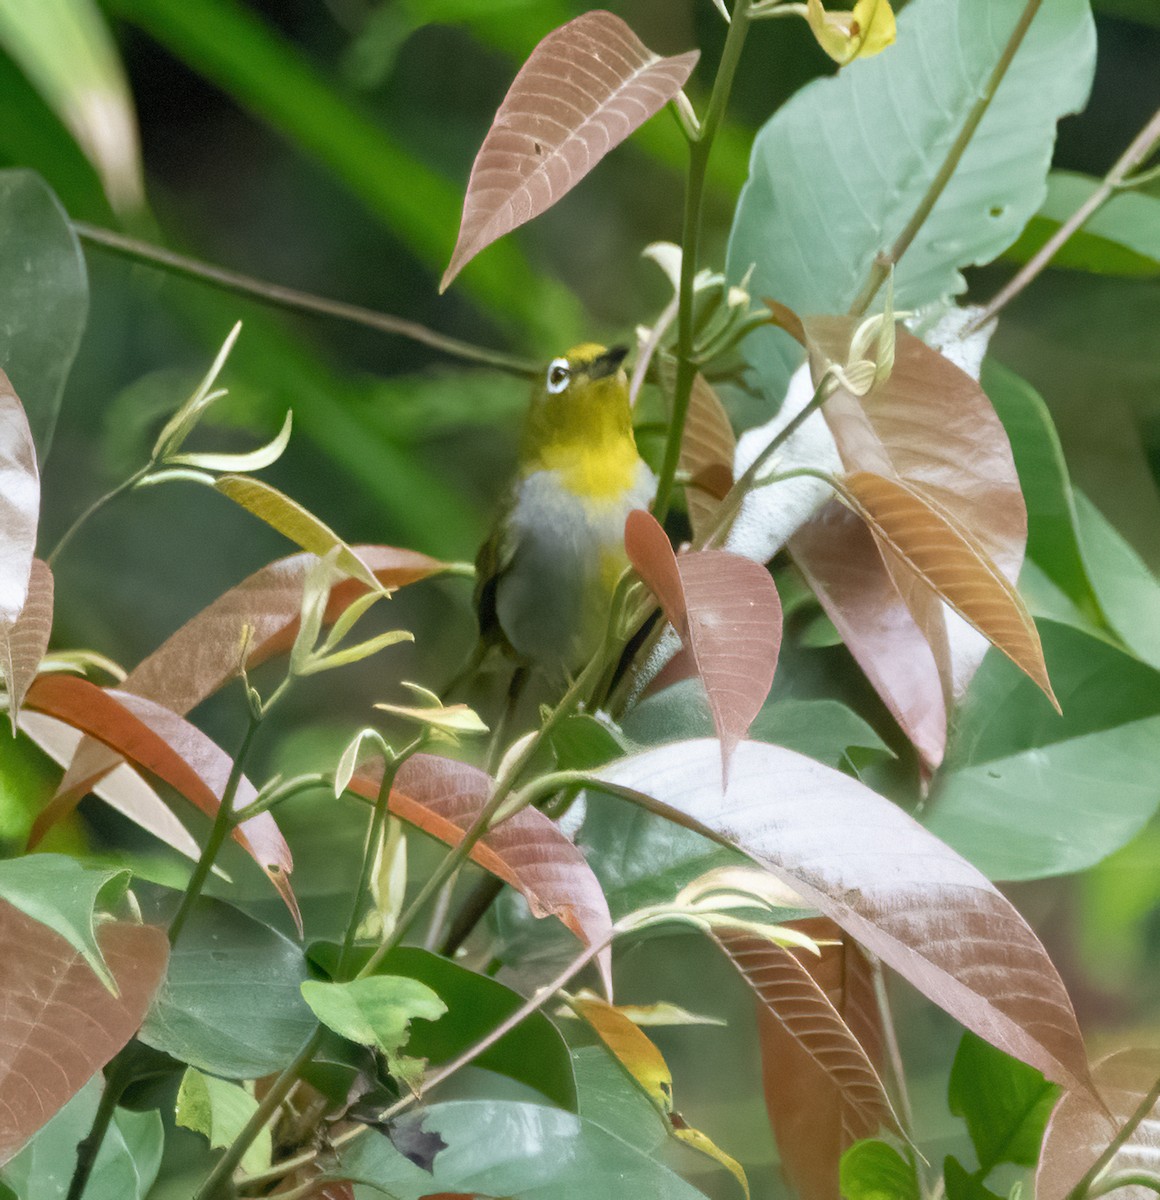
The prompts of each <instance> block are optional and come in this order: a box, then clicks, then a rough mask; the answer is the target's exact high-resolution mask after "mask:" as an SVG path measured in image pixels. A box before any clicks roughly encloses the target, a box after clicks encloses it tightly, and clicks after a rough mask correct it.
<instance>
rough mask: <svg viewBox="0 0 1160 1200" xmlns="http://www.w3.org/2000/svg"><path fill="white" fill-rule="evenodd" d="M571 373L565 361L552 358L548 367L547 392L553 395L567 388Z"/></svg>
mask: <svg viewBox="0 0 1160 1200" xmlns="http://www.w3.org/2000/svg"><path fill="white" fill-rule="evenodd" d="M570 374H571V372H570V371H569V370H568V363H567V361H566V360H565V359H562V358H554V359H552V362H551V365H550V366H549V367H548V391H549V392H551V393H552V394H553V395H555V394H556V393H558V392H562V391H563V390H564V389H565V388H566V387H567V386H568V379H569V377H570Z"/></svg>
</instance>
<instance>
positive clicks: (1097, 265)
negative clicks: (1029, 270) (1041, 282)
mask: <svg viewBox="0 0 1160 1200" xmlns="http://www.w3.org/2000/svg"><path fill="white" fill-rule="evenodd" d="M1101 184H1102V180H1099V179H1093V178H1092V177H1091V176H1089V175H1080V174H1078V173H1076V172H1074V171H1052V172H1051V174H1050V175H1048V177H1047V198H1046V199H1045V200H1044V202H1043V204H1042V205H1041V206H1040V209H1039V211H1038V212H1037V213H1036V214H1035V216H1034V217H1032V218H1031V220H1030V221H1029V222H1028V224H1027V227H1026V228H1025V229H1024V230H1023V232H1022V234H1020V236H1019V240H1018V241H1016V242H1015V244H1014V245H1012V246H1010V247H1008V249H1007V251H1006V253H1005V254H1004V255H1003V257H1004V258H1009V259H1012V260H1014V261H1015V262H1026V261H1027V260H1028V259H1029V258H1031V257H1032V255H1034V254H1035V253H1037V252H1038V250H1039V249H1040V247H1042V246H1043V244H1044V242H1046V241H1047V239H1048V238H1050V237H1051V236H1052V235H1053V234H1054V233H1055V232H1056V230H1057V229H1059V227H1060V226H1061V225H1062V224H1063V223H1064V222H1065V221H1067V220H1068V219H1069V218H1070V217H1071V215H1072V214H1073V213H1074V212H1076V211H1077V210H1078V209H1079V208H1080V206H1081V205H1083V204H1084V203H1086V201H1087V200H1088V198H1089V197H1090V196H1091V194H1092V193H1093V192H1094V191H1095V190H1096V188H1098V187H1100V186H1101ZM1051 265H1052V266H1053V267H1069V268H1071V269H1072V270H1077V271H1091V272H1093V273H1094V274H1097V275H1130V276H1145V277H1150V276H1153V275H1160V198H1157V197H1156V196H1149V195H1146V194H1145V193H1143V192H1135V191H1124V192H1119V193H1117V194H1114V195H1113V196H1112V197H1111V199H1110V200H1108V201H1107V202H1106V203H1105V204H1104V205H1103V206H1102V207H1101V208H1099V209H1097V210H1096V212H1095V213H1094V215H1092V216H1090V217H1088V219H1087V220H1086V221H1085V222H1084V224H1083V225H1082V226H1081V228H1080V229H1079V230H1077V231H1076V232H1075V233H1073V234H1072V235H1071V237H1070V238H1068V240H1067V241H1066V242H1065V243H1064V244H1063V246H1062V247H1061V249H1060V250H1058V251H1057V252H1056V254H1055V255H1054V256H1053V258H1052V260H1051Z"/></svg>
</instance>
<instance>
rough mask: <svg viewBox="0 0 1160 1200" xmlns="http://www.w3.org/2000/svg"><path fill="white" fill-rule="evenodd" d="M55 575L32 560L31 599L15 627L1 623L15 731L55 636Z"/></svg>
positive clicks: (0, 661) (2, 668)
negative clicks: (53, 628) (22, 709)
mask: <svg viewBox="0 0 1160 1200" xmlns="http://www.w3.org/2000/svg"><path fill="white" fill-rule="evenodd" d="M52 592H53V587H52V571H50V570H49V568H48V564H47V563H43V562H41V561H40V559H39V558H34V559H33V560H32V571H31V572H30V574H29V577H28V596H27V598H26V599H25V602H24V607H23V608H22V609H21V610H20V615H19V616H18V617H17V618H16V620H15V621H14V622H13V623H12V624H7V623H5V622H3V621H0V673H2V674H3V676H4V679H5V681H6V683H7V687H8V717H9V720H10V721H11V722H12V728H13V730H14V731H15V729H16V717H17V714H18V713H19V712H20V705H21V704H22V703H23V701H24V694H25V693H26V692H27V691H28V688H29V686H30V685H31V683H32V681H33V680H34V679H35V678H36V672H37V670H38V669H39V668H40V660H41V659H42V658H43V657H44V655H45V651H46V650H47V649H48V639H49V635H50V634H51V633H52Z"/></svg>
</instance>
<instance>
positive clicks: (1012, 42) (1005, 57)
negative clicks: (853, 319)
mask: <svg viewBox="0 0 1160 1200" xmlns="http://www.w3.org/2000/svg"><path fill="white" fill-rule="evenodd" d="M1042 2H1043V0H1027V3H1026V5H1025V6H1024V9H1023V12H1022V13H1021V14H1020V16H1019V20H1018V21H1016V22H1015V28H1014V29H1012V30H1011V36H1010V37H1009V38H1008V39H1007V44H1006V45H1005V46H1004V47H1003V53H1002V54H1000V55H999V61H998V62H997V63H996V64H995V69H994V70H993V71H992V72H991V77H990V78H989V79H988V80H987V84H986V86H985V87H984V88H983V91H982V94H981V95H980V96H979V98H978V100H976V101H975V103H974V104H973V105H972V107H971V111H970V112H969V113H968V114H967V119H966V120H965V121H964V122H963V127H962V128H961V129H960V130H959V132H958V135H957V136H956V138H955V140H954V141H953V142H952V143H951V148H950V149H949V150H948V151H947V156H946V158H945V159H944V160H943V164H942V166H941V167H939V169H938V174H937V175H935V177H934V179H932V180H931V183H930V187H928V188H927V189H926V194H925V195H924V196H923V198H922V200H921V201H920V202H919V205H918V208H916V209H915V210H914V213H913V214H912V215H911V218H910V220H909V221H908V222H907V223H906V227H905V228H904V229H903V231H902V232H901V233H900V234H899V235H898V238H897V240H896V241H895V243H894V245H893V246H891V247H890V249H889V250H888V251H887V252H886V253H885V254H879V255H878V256H877V257H876V258H875V260H874V265H873V267H871V269H870V276H869V278H868V279H867V280H866V285H865V287H863V288H862V291H861V292H860V293H859V294H858V298H857V299H856V300H855V301H854V303H853V304H852V305H850V314H851V316H861V315H862V314H863V313H864V312H865V311H866V310H867V309H868V308H869V307H870V304H871V302H872V301H873V299H874V297H875V296H876V295H877V294H878V289H879V288H880V287H881V286H882V284H883V283H885V281H886V277H887V276H888V275H889V274H890V270H891V268H892V267H893V266H894V264H895V263H897V262H898V261H899V259H901V258H902V256H903V255H904V254H905V253H906V251H907V250H908V249H909V248H910V243H911V242H913V241H914V239H915V237H916V235H917V234H918V231H919V230H920V229H921V228H922V226H923V225H924V224H925V222H926V219H927V217H929V216H930V214H931V211H932V209H933V208H934V206H935V205H936V204H937V203H938V199H939V197H940V196H941V195H942V194H943V191H944V189H945V188H946V186H947V184H948V183H950V181H951V176H952V175H954V173H955V171H956V170H957V169H958V165H959V162H960V160H961V159H962V157H963V155H964V154H965V153H966V150H967V147H968V146H969V145H970V144H971V138H973V137H974V136H975V130H976V129H978V127H979V122H980V121H981V120H982V119H983V117H984V116H986V113H987V109H988V108H990V107H991V101H992V100H993V99H994V98H995V93H996V92H997V91H998V90H999V85H1000V84H1001V83H1002V82H1003V78H1004V76H1005V75H1006V74H1007V69H1008V68H1009V67H1010V66H1011V62H1012V60H1013V59H1014V57H1015V55H1016V53H1017V52H1018V50H1019V47H1020V46H1021V45H1022V44H1023V38H1024V36H1025V35H1026V33H1027V30H1028V28H1029V27H1030V25H1031V22H1032V21H1033V20H1034V19H1035V14H1036V13H1037V12H1038V11H1039V6H1040V4H1042Z"/></svg>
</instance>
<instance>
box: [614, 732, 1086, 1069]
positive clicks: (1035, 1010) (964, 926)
mask: <svg viewBox="0 0 1160 1200" xmlns="http://www.w3.org/2000/svg"><path fill="white" fill-rule="evenodd" d="M715 748H716V747H715V743H714V742H712V741H705V740H702V741H691V742H678V743H674V744H672V745H669V746H664V747H661V748H659V749H657V750H651V751H646V752H645V753H642V754H637V755H633V756H632V757H630V758H626V759H622V760H620V761H618V762H616V763H613V764H611V765H610V766H608V767H605V768H604V769H602V770H601V771H599V772H597V773H595V775H594V778H596V779H599V780H601V781H603V782H605V783H607V784H609V785H611V786H613V787H614V788H616V789H624V790H625V791H626V792H628V793H629V794H631V796H632V798H633V799H635V800H636V802H637V803H640V804H642V805H644V807H646V808H648V809H650V810H651V811H654V812H659V813H661V814H662V815H664V816H667V817H668V818H669V819H670V820H674V821H677V822H679V823H680V824H683V825H685V826H687V827H689V828H692V829H694V830H696V831H697V832H699V833H702V834H704V835H706V836H709V837H712V838H714V839H715V840H717V841H719V842H722V843H724V844H726V845H731V846H734V847H736V848H737V849H739V850H741V851H742V852H743V853H745V854H747V855H748V856H749V857H750V858H752V859H754V861H756V862H758V863H760V864H761V865H762V866H764V867H766V868H767V869H768V870H770V871H772V872H773V873H774V874H775V875H777V876H778V877H779V878H781V879H783V880H784V881H785V882H786V883H788V884H789V885H790V886H791V887H792V888H793V889H794V890H795V891H797V892H799V893H800V894H801V896H802V897H803V899H804V900H805V901H806V902H807V903H809V904H811V905H813V906H815V907H816V908H818V909H819V910H820V911H821V912H822V913H824V914H825V915H826V916H828V917H830V918H831V919H832V920H833V921H835V922H836V923H837V924H838V925H840V926H841V927H842V928H843V929H844V930H846V932H847V933H849V934H851V935H852V936H853V937H854V938H856V939H857V940H858V941H859V942H860V943H861V944H862V945H864V946H865V947H866V948H867V949H868V950H870V951H872V952H873V953H875V954H877V955H878V956H879V957H880V958H881V959H882V960H883V961H884V962H886V963H887V964H888V965H889V966H891V967H893V968H894V969H895V970H896V971H897V972H898V973H899V974H900V975H902V976H903V977H904V978H906V979H908V980H909V981H910V982H911V983H912V984H914V986H915V987H917V988H918V989H919V990H920V991H921V992H923V994H924V995H926V996H927V997H928V998H929V999H931V1000H933V1001H934V1003H936V1004H938V1005H939V1006H940V1007H941V1008H943V1009H945V1010H946V1011H947V1012H948V1013H950V1015H951V1016H953V1017H954V1018H955V1019H956V1020H958V1021H960V1022H961V1023H962V1024H963V1025H965V1026H966V1027H967V1028H969V1029H972V1030H974V1032H976V1033H978V1034H979V1036H980V1037H982V1038H984V1039H986V1040H987V1041H989V1042H991V1044H992V1045H995V1046H998V1047H999V1049H1001V1050H1004V1051H1006V1053H1008V1054H1010V1055H1012V1056H1013V1057H1015V1058H1018V1059H1020V1060H1021V1061H1023V1062H1028V1063H1030V1064H1031V1065H1032V1066H1035V1067H1037V1068H1038V1069H1039V1070H1041V1071H1042V1072H1043V1073H1044V1074H1045V1075H1046V1076H1047V1077H1048V1078H1050V1079H1054V1080H1056V1081H1057V1082H1061V1083H1064V1084H1065V1086H1070V1087H1077V1088H1080V1089H1087V1088H1088V1087H1089V1084H1088V1072H1087V1058H1086V1055H1085V1053H1084V1047H1083V1041H1082V1039H1081V1037H1080V1034H1079V1030H1078V1027H1077V1025H1076V1020H1075V1014H1074V1012H1073V1011H1072V1008H1071V1002H1070V1000H1069V999H1068V996H1067V992H1066V991H1065V989H1064V987H1063V984H1062V982H1061V981H1060V978H1059V975H1058V973H1057V972H1056V970H1055V967H1054V966H1053V965H1052V963H1051V960H1050V959H1049V958H1048V956H1047V953H1046V951H1045V950H1044V949H1043V947H1042V946H1041V945H1040V943H1039V940H1038V939H1037V938H1036V936H1035V934H1034V933H1033V932H1032V931H1031V929H1030V928H1029V927H1028V925H1027V924H1026V922H1025V921H1024V920H1023V918H1022V917H1021V916H1020V915H1019V914H1018V912H1016V910H1015V908H1014V907H1013V906H1012V905H1011V903H1010V902H1009V901H1008V900H1007V899H1006V898H1005V897H1004V896H1003V895H1002V894H1001V893H1000V892H999V891H998V890H997V889H996V888H995V887H994V885H993V884H991V883H990V882H989V881H988V880H987V879H986V878H985V877H984V876H983V875H981V874H980V873H979V872H978V871H977V870H976V869H975V868H974V867H972V866H971V865H970V864H969V863H968V862H967V861H966V860H965V859H962V858H960V857H959V855H957V854H956V853H955V852H954V851H953V850H951V849H950V847H949V846H946V845H944V844H943V843H942V842H940V841H939V840H938V839H937V838H936V837H934V836H933V835H932V834H930V833H928V832H927V831H926V830H925V829H923V828H922V826H920V825H919V824H918V823H917V822H916V821H914V820H913V819H912V818H911V817H909V816H908V815H907V814H906V813H904V812H902V810H901V809H899V808H898V807H897V806H896V805H894V804H892V803H891V802H890V801H888V800H886V799H884V798H883V797H881V796H879V795H877V794H875V793H874V792H872V791H870V789H869V788H867V787H865V786H864V785H863V784H861V783H859V782H858V781H857V780H854V779H851V778H849V777H848V776H845V775H842V774H840V773H839V772H837V771H834V770H832V769H830V768H829V767H825V766H823V765H821V764H820V763H817V762H814V761H813V760H812V759H808V758H805V757H803V756H802V755H799V754H795V753H794V752H793V751H790V750H785V749H783V748H782V747H779V746H772V745H766V744H762V743H758V742H743V743H742V744H741V745H740V746H738V748H737V752H736V754H735V755H734V759H733V768H732V772H731V779H730V784H729V787H728V789H727V790H726V791H724V792H723V791H722V787H721V779H720V772H719V770H718V769H717V766H718V764H717V763H716V761H715V753H714V751H715Z"/></svg>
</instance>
